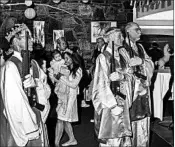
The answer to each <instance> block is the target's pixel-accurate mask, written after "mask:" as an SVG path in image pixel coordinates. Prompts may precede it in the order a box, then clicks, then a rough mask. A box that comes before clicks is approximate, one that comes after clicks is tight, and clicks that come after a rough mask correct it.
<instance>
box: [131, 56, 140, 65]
mask: <svg viewBox="0 0 175 147" xmlns="http://www.w3.org/2000/svg"><path fill="white" fill-rule="evenodd" d="M142 62H143V61H142V59H141V58H139V57H134V58H131V59H130V60H129V66H137V65H141V64H142Z"/></svg>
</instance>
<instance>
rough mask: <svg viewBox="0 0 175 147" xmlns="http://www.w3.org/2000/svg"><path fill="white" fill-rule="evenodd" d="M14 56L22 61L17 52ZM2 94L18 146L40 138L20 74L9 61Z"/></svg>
mask: <svg viewBox="0 0 175 147" xmlns="http://www.w3.org/2000/svg"><path fill="white" fill-rule="evenodd" d="M13 56H16V57H17V58H18V59H20V60H22V58H21V57H20V54H19V53H17V52H14V55H13ZM1 92H2V98H3V102H4V107H5V110H4V115H5V116H6V118H7V119H8V122H9V124H10V129H11V133H12V135H13V138H14V140H15V142H16V144H17V145H18V146H25V145H26V144H27V142H28V141H29V140H33V139H37V138H39V127H38V125H37V119H36V115H35V113H34V112H33V110H32V108H31V107H30V105H29V101H28V98H27V96H26V94H25V92H24V90H23V88H22V81H21V77H20V74H19V72H18V69H17V67H16V65H15V64H14V63H13V62H12V61H7V62H6V64H5V66H4V67H3V68H2V71H1Z"/></svg>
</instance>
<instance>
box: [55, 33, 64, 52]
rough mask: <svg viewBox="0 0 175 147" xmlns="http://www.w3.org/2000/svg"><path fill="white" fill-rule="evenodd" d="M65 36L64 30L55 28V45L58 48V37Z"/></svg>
mask: <svg viewBox="0 0 175 147" xmlns="http://www.w3.org/2000/svg"><path fill="white" fill-rule="evenodd" d="M61 37H64V30H53V45H54V49H56V48H57V39H59V38H61Z"/></svg>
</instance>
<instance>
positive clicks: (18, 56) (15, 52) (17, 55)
mask: <svg viewBox="0 0 175 147" xmlns="http://www.w3.org/2000/svg"><path fill="white" fill-rule="evenodd" d="M13 56H15V57H17V58H18V59H19V60H20V61H22V57H21V53H19V52H17V51H14V52H13Z"/></svg>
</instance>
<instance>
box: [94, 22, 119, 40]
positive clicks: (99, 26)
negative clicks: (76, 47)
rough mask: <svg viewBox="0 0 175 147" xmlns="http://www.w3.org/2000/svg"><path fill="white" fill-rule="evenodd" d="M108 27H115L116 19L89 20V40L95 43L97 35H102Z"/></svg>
mask: <svg viewBox="0 0 175 147" xmlns="http://www.w3.org/2000/svg"><path fill="white" fill-rule="evenodd" d="M110 27H117V22H116V21H92V22H91V42H92V43H95V42H96V39H97V38H99V37H104V35H105V32H106V30H107V29H108V28H110Z"/></svg>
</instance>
